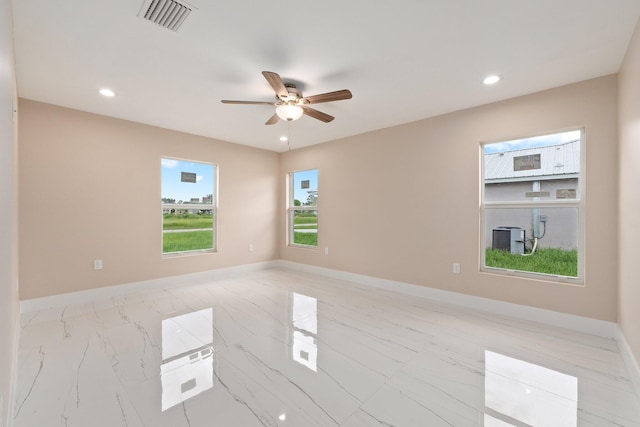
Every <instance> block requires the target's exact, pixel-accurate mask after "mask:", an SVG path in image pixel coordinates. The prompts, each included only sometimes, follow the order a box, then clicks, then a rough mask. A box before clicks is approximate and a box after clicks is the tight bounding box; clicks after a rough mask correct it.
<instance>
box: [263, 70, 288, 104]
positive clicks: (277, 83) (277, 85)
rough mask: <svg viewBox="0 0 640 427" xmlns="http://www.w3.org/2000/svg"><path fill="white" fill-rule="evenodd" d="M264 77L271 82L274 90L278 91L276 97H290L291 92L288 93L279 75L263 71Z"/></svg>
mask: <svg viewBox="0 0 640 427" xmlns="http://www.w3.org/2000/svg"><path fill="white" fill-rule="evenodd" d="M262 75H263V76H264V78H265V79H267V82H269V84H270V85H271V87H272V88H273V90H275V91H276V95H277V96H278V98H286V97H287V96H289V91H287V88H286V87H284V83H283V82H282V79H281V78H280V76H279V75H278V74H277V73H272V72H271V71H263V72H262Z"/></svg>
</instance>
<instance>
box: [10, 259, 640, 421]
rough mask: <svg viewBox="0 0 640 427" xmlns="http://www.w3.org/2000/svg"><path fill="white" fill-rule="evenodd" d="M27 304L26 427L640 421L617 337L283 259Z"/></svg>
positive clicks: (22, 374)
mask: <svg viewBox="0 0 640 427" xmlns="http://www.w3.org/2000/svg"><path fill="white" fill-rule="evenodd" d="M176 284H177V285H180V286H175V287H172V288H167V289H160V290H157V289H156V290H153V291H150V292H146V293H144V292H136V293H132V294H130V295H126V296H121V297H117V298H110V299H104V300H96V301H93V302H91V303H88V304H75V305H73V304H69V305H67V306H64V307H59V308H52V309H47V310H41V311H38V312H29V313H24V314H23V315H22V319H21V334H20V347H19V360H18V383H17V387H16V396H15V413H14V425H15V426H16V427H33V426H38V427H41V426H42V427H48V426H66V427H69V426H92V427H93V426H98V427H102V426H105V427H106V426H109V427H113V426H129V427H141V426H148V427H164V426H166V427H179V426H186V427H198V426H211V425H215V426H225V427H226V426H241V427H252V426H256V427H258V426H273V427H275V426H294V427H298V426H304V427H307V426H318V427H326V426H343V427H365V426H387V427H388V426H396V427H402V426H407V427H415V426H429V427H432V426H463V427H466V426H488V427H504V426H516V427H521V426H543V427H549V426H551V427H553V426H558V427H584V426H597V427H601V426H632V427H633V426H635V427H640V398H639V397H638V396H637V394H636V392H635V390H634V389H633V386H632V384H631V382H630V380H629V376H628V373H627V371H626V367H625V366H624V363H622V358H621V356H620V354H619V351H618V348H617V345H616V343H615V341H613V340H609V339H604V338H600V337H597V336H592V335H589V334H584V333H578V332H572V331H569V330H565V329H560V328H554V327H552V326H547V325H539V324H536V323H534V322H529V321H524V320H517V319H511V318H507V317H500V316H493V315H491V314H487V313H482V312H475V311H473V310H469V309H463V308H459V307H454V306H450V305H446V304H441V303H436V302H433V301H427V300H421V299H417V298H414V297H409V296H406V295H401V294H394V293H392V292H388V291H383V290H379V289H374V288H366V287H363V286H359V285H354V284H350V283H347V282H342V281H339V280H336V279H329V278H326V277H322V276H317V275H311V274H304V273H300V272H294V271H288V270H284V269H271V270H264V271H257V272H254V273H249V274H245V275H242V276H238V277H231V278H225V279H221V280H217V281H212V282H210V283H198V284H194V285H190V286H185V285H182V284H180V283H176Z"/></svg>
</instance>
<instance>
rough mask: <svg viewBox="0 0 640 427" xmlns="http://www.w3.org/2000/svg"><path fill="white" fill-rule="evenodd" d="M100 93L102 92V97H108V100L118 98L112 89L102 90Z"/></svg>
mask: <svg viewBox="0 0 640 427" xmlns="http://www.w3.org/2000/svg"><path fill="white" fill-rule="evenodd" d="M98 92H100V95H102V96H106V97H107V98H112V97H114V96H116V93H115V92H114V91H112V90H111V89H107V88H106V87H105V88H102V89H100V90H99V91H98Z"/></svg>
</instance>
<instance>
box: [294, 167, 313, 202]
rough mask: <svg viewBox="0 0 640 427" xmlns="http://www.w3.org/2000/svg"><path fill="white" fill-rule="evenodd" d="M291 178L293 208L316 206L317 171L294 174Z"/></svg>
mask: <svg viewBox="0 0 640 427" xmlns="http://www.w3.org/2000/svg"><path fill="white" fill-rule="evenodd" d="M292 176H293V179H292V181H293V182H292V190H293V200H292V202H293V206H316V205H317V204H318V170H317V169H311V170H308V171H300V172H294V173H293V174H292Z"/></svg>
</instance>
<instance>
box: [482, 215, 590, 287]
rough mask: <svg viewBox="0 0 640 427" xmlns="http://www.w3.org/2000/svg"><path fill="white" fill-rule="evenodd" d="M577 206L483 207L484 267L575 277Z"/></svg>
mask: <svg viewBox="0 0 640 427" xmlns="http://www.w3.org/2000/svg"><path fill="white" fill-rule="evenodd" d="M578 223H579V221H578V208H575V207H553V208H543V207H540V208H509V209H506V208H504V209H502V208H501V209H493V208H485V221H484V228H485V229H484V247H485V266H486V267H497V268H504V269H508V270H519V271H527V272H536V273H546V274H554V275H559V276H569V277H577V276H578Z"/></svg>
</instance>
